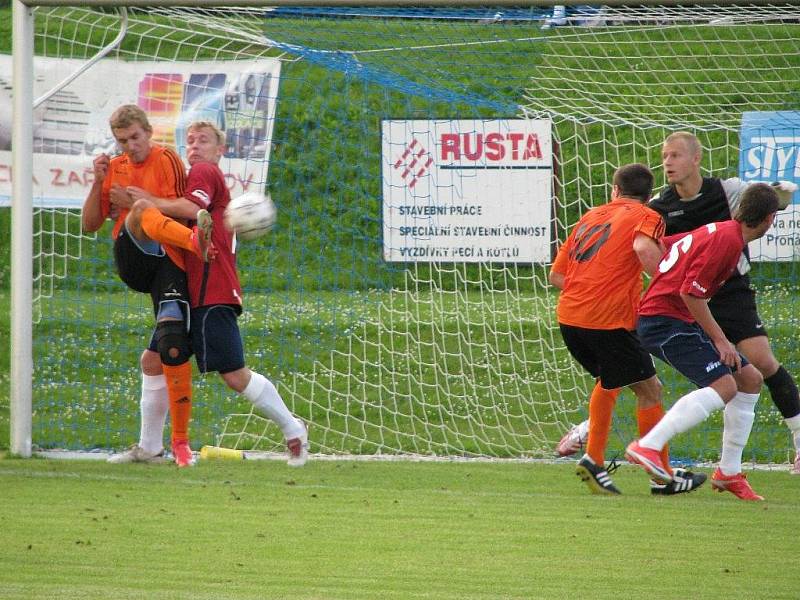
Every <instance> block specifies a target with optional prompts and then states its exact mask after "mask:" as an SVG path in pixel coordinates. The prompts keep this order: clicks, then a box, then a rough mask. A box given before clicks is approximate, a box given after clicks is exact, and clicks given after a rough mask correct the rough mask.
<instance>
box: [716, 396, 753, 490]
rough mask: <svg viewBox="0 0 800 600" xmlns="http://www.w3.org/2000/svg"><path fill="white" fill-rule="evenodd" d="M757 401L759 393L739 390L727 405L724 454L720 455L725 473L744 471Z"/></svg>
mask: <svg viewBox="0 0 800 600" xmlns="http://www.w3.org/2000/svg"><path fill="white" fill-rule="evenodd" d="M757 401H758V394H745V393H744V392H737V393H736V395H735V396H734V397H733V400H731V401H730V402H728V404H727V405H725V412H724V422H725V426H724V428H723V430H722V454H721V455H720V457H719V470H720V471H722V474H723V475H736V474H738V473H741V472H742V452H743V451H744V447H745V446H746V445H747V440H748V439H749V438H750V430H751V429H753V421H754V420H755V418H756V402H757Z"/></svg>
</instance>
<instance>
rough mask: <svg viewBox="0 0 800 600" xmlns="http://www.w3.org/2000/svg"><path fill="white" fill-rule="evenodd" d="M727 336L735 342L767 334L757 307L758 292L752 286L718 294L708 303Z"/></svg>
mask: <svg viewBox="0 0 800 600" xmlns="http://www.w3.org/2000/svg"><path fill="white" fill-rule="evenodd" d="M723 289H724V288H723ZM708 308H709V309H711V314H712V315H714V319H716V321H717V323H719V326H720V327H721V328H722V331H723V333H725V337H726V338H728V339H729V340H730V341H731V342H733V343H734V344H738V343H739V342H741V341H742V340H746V339H749V338H753V337H759V336H762V335H767V329H766V327H764V324H763V323H762V322H761V319H760V318H759V316H758V309H757V308H756V293H755V291H754V290H752V289H750V288H744V289H737V290H734V291H731V292H726V293H724V294H722V295H719V293H718V294H717V296H714V297H713V298H711V300H710V301H709V303H708Z"/></svg>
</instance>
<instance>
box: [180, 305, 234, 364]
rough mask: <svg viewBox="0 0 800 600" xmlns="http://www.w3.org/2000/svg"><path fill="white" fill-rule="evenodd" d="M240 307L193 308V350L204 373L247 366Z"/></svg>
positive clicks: (214, 306)
mask: <svg viewBox="0 0 800 600" xmlns="http://www.w3.org/2000/svg"><path fill="white" fill-rule="evenodd" d="M237 308H238V307H233V306H228V305H227V304H215V305H213V306H203V307H201V308H193V309H192V327H191V337H192V350H194V354H195V360H196V361H197V368H198V369H199V371H200V372H201V373H209V372H213V371H218V372H220V373H230V372H231V371H236V370H238V369H241V368H242V367H244V347H243V345H242V336H241V334H240V333H239V325H238V323H237V322H236V319H237V316H238V314H239V313H238V309H237Z"/></svg>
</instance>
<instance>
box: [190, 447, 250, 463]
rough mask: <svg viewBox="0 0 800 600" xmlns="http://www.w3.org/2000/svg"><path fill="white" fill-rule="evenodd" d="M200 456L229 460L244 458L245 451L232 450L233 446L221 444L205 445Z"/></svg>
mask: <svg viewBox="0 0 800 600" xmlns="http://www.w3.org/2000/svg"><path fill="white" fill-rule="evenodd" d="M200 458H202V459H207V458H223V459H228V460H242V459H243V458H244V451H242V450H232V449H231V448H220V447H219V446H203V447H202V448H201V449H200Z"/></svg>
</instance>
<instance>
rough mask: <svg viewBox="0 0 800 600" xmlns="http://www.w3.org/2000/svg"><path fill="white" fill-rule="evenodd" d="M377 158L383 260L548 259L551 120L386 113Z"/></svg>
mask: <svg viewBox="0 0 800 600" xmlns="http://www.w3.org/2000/svg"><path fill="white" fill-rule="evenodd" d="M382 160H383V168H382V172H383V255H384V259H385V260H387V261H390V262H507V263H533V262H543V263H544V262H549V261H550V241H551V216H552V196H553V192H552V186H553V149H552V125H551V122H550V121H549V120H528V119H493V120H479V119H466V120H463V119H462V120H435V121H423V120H387V121H384V122H383V127H382Z"/></svg>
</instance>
